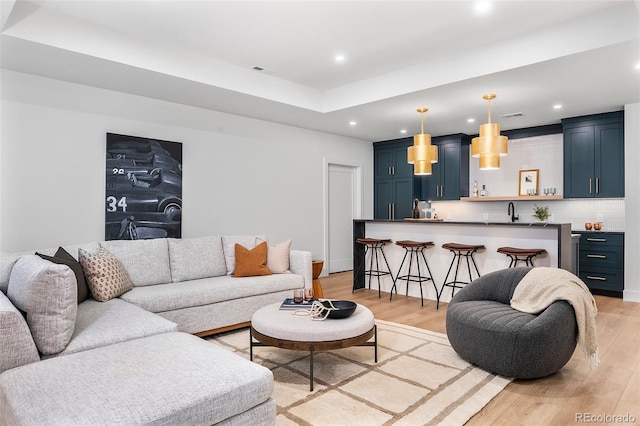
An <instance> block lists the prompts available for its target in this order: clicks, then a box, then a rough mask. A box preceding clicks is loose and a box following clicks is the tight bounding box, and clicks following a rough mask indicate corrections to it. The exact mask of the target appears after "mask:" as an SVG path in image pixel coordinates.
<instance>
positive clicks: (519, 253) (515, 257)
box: [498, 247, 547, 268]
mask: <svg viewBox="0 0 640 426" xmlns="http://www.w3.org/2000/svg"><path fill="white" fill-rule="evenodd" d="M498 253H502V254H506V255H507V256H509V258H510V259H511V262H510V263H509V268H514V267H516V266H517V263H518V262H524V264H525V265H527V266H535V265H534V264H533V258H534V257H536V256H538V255H542V254H546V253H547V251H546V250H545V249H523V248H516V247H500V248H499V249H498Z"/></svg>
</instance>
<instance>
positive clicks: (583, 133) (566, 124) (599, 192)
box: [562, 111, 624, 198]
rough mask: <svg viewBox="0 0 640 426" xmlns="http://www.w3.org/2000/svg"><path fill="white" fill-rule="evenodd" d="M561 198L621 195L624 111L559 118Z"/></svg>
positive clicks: (622, 182) (622, 189)
mask: <svg viewBox="0 0 640 426" xmlns="http://www.w3.org/2000/svg"><path fill="white" fill-rule="evenodd" d="M562 128H563V130H562V133H563V138H564V197H565V198H593V197H600V198H613V197H624V113H623V112H622V111H616V112H610V113H605V114H596V115H589V116H585V117H575V118H568V119H563V120H562Z"/></svg>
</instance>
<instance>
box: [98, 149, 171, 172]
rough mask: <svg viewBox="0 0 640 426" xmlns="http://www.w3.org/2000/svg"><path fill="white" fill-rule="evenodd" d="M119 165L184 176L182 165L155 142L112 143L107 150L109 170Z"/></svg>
mask: <svg viewBox="0 0 640 426" xmlns="http://www.w3.org/2000/svg"><path fill="white" fill-rule="evenodd" d="M117 164H122V165H125V164H127V165H134V166H141V167H148V168H161V169H165V170H170V171H173V172H175V173H179V174H182V164H180V162H179V161H178V160H176V159H175V158H173V157H172V156H171V154H170V153H169V152H168V151H167V150H166V149H164V148H163V147H162V146H161V145H160V144H159V143H158V142H153V141H150V142H148V143H136V144H131V143H126V142H115V143H110V144H109V147H108V149H107V168H109V167H110V166H111V165H117Z"/></svg>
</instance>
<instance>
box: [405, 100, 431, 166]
mask: <svg viewBox="0 0 640 426" xmlns="http://www.w3.org/2000/svg"><path fill="white" fill-rule="evenodd" d="M427 111H429V110H428V109H427V108H418V112H419V113H420V114H421V120H420V134H419V135H415V136H414V137H413V146H410V147H409V148H407V163H409V164H413V174H414V175H417V176H425V175H430V174H431V164H433V163H437V162H438V147H437V146H434V145H431V135H429V134H425V133H424V113H425V112H427Z"/></svg>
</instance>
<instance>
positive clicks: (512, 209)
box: [507, 201, 520, 222]
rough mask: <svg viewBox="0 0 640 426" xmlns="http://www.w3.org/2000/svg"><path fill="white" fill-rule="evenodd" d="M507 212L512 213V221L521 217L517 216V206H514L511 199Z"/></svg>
mask: <svg viewBox="0 0 640 426" xmlns="http://www.w3.org/2000/svg"><path fill="white" fill-rule="evenodd" d="M507 214H508V215H511V222H515V221H516V220H518V219H520V217H518V216H516V206H514V205H513V202H511V201H509V205H507Z"/></svg>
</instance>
